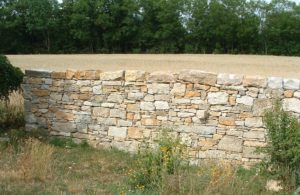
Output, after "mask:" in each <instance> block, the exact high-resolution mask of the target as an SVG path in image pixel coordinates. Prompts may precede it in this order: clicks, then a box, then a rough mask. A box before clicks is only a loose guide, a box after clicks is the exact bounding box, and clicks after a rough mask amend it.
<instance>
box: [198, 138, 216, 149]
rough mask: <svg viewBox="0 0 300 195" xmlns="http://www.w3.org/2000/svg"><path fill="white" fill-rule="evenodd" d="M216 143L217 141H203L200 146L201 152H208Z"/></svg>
mask: <svg viewBox="0 0 300 195" xmlns="http://www.w3.org/2000/svg"><path fill="white" fill-rule="evenodd" d="M216 143H217V141H216V140H201V141H199V143H198V144H199V146H200V147H201V150H208V149H210V148H212V147H213V146H214V145H216Z"/></svg>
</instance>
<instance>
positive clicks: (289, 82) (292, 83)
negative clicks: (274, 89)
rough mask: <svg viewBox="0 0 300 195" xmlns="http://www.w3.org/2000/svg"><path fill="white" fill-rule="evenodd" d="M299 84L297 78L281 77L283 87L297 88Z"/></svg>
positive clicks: (299, 81)
mask: <svg viewBox="0 0 300 195" xmlns="http://www.w3.org/2000/svg"><path fill="white" fill-rule="evenodd" d="M299 86H300V80H299V79H283V88H284V89H293V90H298V89H299Z"/></svg>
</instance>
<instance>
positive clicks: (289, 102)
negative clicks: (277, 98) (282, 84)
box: [282, 98, 300, 113]
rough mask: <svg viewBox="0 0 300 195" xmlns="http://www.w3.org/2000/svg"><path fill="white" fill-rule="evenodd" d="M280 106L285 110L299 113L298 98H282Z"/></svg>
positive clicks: (299, 102) (299, 104) (299, 103)
mask: <svg viewBox="0 0 300 195" xmlns="http://www.w3.org/2000/svg"><path fill="white" fill-rule="evenodd" d="M282 107H283V109H284V110H285V111H289V112H297V113H300V100H299V99H297V98H286V99H284V100H283V103H282Z"/></svg>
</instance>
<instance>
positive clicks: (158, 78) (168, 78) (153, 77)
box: [147, 71, 176, 83]
mask: <svg viewBox="0 0 300 195" xmlns="http://www.w3.org/2000/svg"><path fill="white" fill-rule="evenodd" d="M175 80H176V77H175V76H174V74H173V73H171V72H166V71H155V72H152V73H150V75H149V77H148V79H147V81H148V82H159V83H170V82H175Z"/></svg>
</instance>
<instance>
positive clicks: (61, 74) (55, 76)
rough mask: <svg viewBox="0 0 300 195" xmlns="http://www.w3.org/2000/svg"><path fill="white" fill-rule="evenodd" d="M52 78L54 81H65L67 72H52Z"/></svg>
mask: <svg viewBox="0 0 300 195" xmlns="http://www.w3.org/2000/svg"><path fill="white" fill-rule="evenodd" d="M51 77H52V78H53V79H65V78H66V72H52V73H51Z"/></svg>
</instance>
